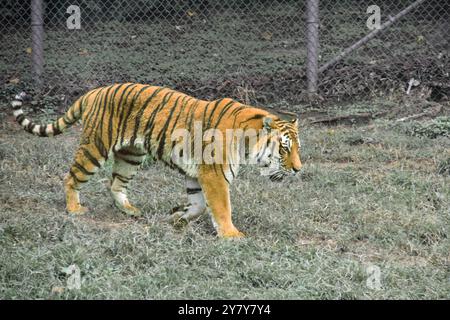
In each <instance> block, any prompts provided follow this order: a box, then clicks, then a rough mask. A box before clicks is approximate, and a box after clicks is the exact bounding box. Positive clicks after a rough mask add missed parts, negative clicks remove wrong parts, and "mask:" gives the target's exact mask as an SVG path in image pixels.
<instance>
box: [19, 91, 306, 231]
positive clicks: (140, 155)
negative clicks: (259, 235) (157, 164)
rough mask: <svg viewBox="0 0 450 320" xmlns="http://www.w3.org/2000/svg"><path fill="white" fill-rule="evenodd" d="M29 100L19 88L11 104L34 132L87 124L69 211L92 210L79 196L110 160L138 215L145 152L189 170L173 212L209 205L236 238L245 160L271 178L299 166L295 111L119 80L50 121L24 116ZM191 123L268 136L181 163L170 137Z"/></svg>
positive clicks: (68, 188) (190, 212)
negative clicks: (235, 195) (212, 158)
mask: <svg viewBox="0 0 450 320" xmlns="http://www.w3.org/2000/svg"><path fill="white" fill-rule="evenodd" d="M27 98H28V96H27V94H25V93H24V92H22V93H20V94H18V95H16V96H15V97H14V99H13V100H12V102H11V104H12V108H13V113H14V116H15V120H16V121H17V122H18V123H19V124H20V126H21V127H22V128H23V129H25V131H27V132H29V133H31V134H34V135H37V136H40V137H51V136H56V135H59V134H61V133H62V132H64V131H65V130H66V129H67V128H68V127H70V126H71V125H73V124H74V123H76V122H77V121H79V120H80V121H81V123H82V132H81V136H80V143H79V147H78V149H77V151H76V153H75V157H74V160H73V163H72V165H71V167H70V170H69V172H68V173H67V174H66V175H65V176H64V190H65V198H66V210H67V212H68V213H69V214H84V213H86V212H87V211H88V208H86V207H85V206H82V205H81V202H80V190H81V187H82V185H84V184H85V183H87V182H88V181H89V180H90V179H91V178H92V176H93V175H94V174H95V173H96V172H97V171H98V170H99V169H100V168H102V166H103V165H104V164H105V162H106V161H107V160H108V159H110V158H112V160H113V166H112V180H111V184H110V191H111V194H112V198H113V200H114V204H115V206H116V207H117V208H118V209H119V210H120V211H122V212H123V213H125V214H126V215H129V216H135V217H137V216H140V215H141V214H142V212H141V210H140V209H138V208H136V207H135V206H134V205H132V204H131V203H130V200H129V198H128V192H127V188H128V186H129V183H130V181H131V180H132V179H133V177H134V176H135V174H136V173H137V169H138V168H139V167H140V165H141V164H142V163H143V160H144V158H145V157H146V156H147V155H148V156H150V157H152V158H154V159H156V160H159V161H162V162H163V163H165V164H167V165H169V166H170V167H172V168H174V169H177V170H178V171H179V172H181V173H182V174H184V176H185V187H186V193H187V198H188V204H187V205H186V206H182V207H181V208H179V209H177V211H175V212H172V216H173V217H176V218H178V219H183V220H186V221H190V220H193V219H195V218H197V217H198V216H200V215H201V214H203V213H204V212H205V211H208V212H209V213H210V215H211V218H212V223H213V225H214V227H215V230H216V233H217V235H218V236H219V237H223V238H239V237H243V236H244V234H243V233H242V232H241V231H239V230H238V229H237V228H236V227H235V225H234V224H233V222H232V218H231V203H230V184H231V183H232V181H233V179H234V178H235V177H236V175H237V174H238V170H239V167H240V165H241V164H242V163H244V160H245V159H253V160H254V163H256V164H257V165H258V166H260V167H267V168H268V169H267V170H269V171H268V172H269V173H268V174H267V175H269V177H270V179H271V180H273V181H278V180H282V179H283V178H284V177H286V176H288V175H294V174H296V173H297V172H299V171H300V168H301V167H302V163H301V160H300V140H299V131H298V119H297V117H294V118H292V119H285V118H283V117H282V116H280V115H277V114H276V113H275V112H270V111H268V110H266V109H263V108H257V107H253V106H250V105H247V104H243V103H241V102H238V101H236V100H233V99H231V98H221V99H217V100H213V101H207V100H201V99H196V98H194V97H192V96H189V95H187V94H184V93H182V92H179V91H176V90H173V89H170V88H167V87H162V86H154V85H147V84H139V83H118V84H113V85H109V86H103V87H99V88H96V89H93V90H90V91H88V92H87V93H85V94H84V95H82V96H81V97H79V98H78V99H77V100H76V101H75V102H74V103H73V104H72V105H71V106H70V107H69V109H68V110H67V112H65V114H64V115H63V116H61V117H59V118H58V119H57V120H55V121H53V122H51V123H48V124H36V123H34V122H33V121H32V120H30V119H28V118H26V117H25V115H24V112H23V110H22V106H23V104H24V102H26V101H27ZM194 124H196V125H197V126H200V127H201V128H202V129H203V130H208V129H214V130H216V131H217V132H219V133H225V131H226V130H229V129H231V130H233V129H245V130H249V129H254V130H259V131H261V132H263V133H264V134H262V135H261V138H260V139H258V140H257V142H256V143H254V144H253V145H252V146H249V145H248V143H247V145H246V142H245V141H247V140H248V139H247V138H246V137H233V138H232V139H233V141H235V142H236V145H237V148H235V149H232V150H224V151H223V155H222V157H221V156H219V157H217V158H220V159H221V160H223V161H221V162H220V163H219V161H218V162H217V163H214V162H213V163H202V162H195V161H190V160H187V161H177V160H176V159H177V157H174V150H175V149H176V148H175V147H176V146H177V142H179V141H178V140H179V139H178V140H176V139H175V140H174V139H172V138H171V136H172V135H173V133H174V132H176V130H183V129H184V130H187V131H188V132H190V131H192V130H193V129H195V128H193V127H194ZM192 139H193V138H192V137H191V140H192ZM230 141H231V139H230ZM230 141H228V142H230ZM189 143H192V141H190V142H189V141H188V143H186V144H187V145H189ZM243 145H246V146H245V148H244V149H245V152H244V153H243V156H241V153H240V152H239V150H241V149H242V147H243ZM202 147H203V145H202ZM181 154H182V151H181V152H180V155H181ZM178 158H180V157H178ZM174 159H175V160H174ZM230 159H233V160H230ZM207 209H209V210H207Z"/></svg>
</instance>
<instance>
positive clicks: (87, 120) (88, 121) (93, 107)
mask: <svg viewBox="0 0 450 320" xmlns="http://www.w3.org/2000/svg"><path fill="white" fill-rule="evenodd" d="M104 89H105V88H100V89H99V90H98V91H97V94H96V95H95V97H94V101H92V103H91V104H90V105H91V110H89V112H88V113H87V114H86V117H85V120H84V121H83V122H84V123H83V125H84V127H85V128H87V127H91V123H92V120H93V117H94V114H95V113H96V110H97V108H96V106H97V102H98V99H99V98H100V96H101V95H102V93H103V90H104ZM65 116H66V115H64V117H65ZM64 123H66V125H67V124H70V123H67V122H66V121H65V119H64Z"/></svg>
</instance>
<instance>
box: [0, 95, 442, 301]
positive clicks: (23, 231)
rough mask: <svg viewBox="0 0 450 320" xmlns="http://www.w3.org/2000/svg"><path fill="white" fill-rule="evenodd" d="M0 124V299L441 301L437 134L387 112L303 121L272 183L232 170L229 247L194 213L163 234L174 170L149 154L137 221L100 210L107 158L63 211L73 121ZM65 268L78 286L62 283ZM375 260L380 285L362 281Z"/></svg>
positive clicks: (177, 196) (178, 186)
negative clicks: (297, 149)
mask: <svg viewBox="0 0 450 320" xmlns="http://www.w3.org/2000/svg"><path fill="white" fill-rule="evenodd" d="M367 108H369V105H363V106H361V105H356V104H353V105H347V106H344V107H342V108H337V109H336V110H335V114H342V113H343V112H347V113H349V112H350V113H354V112H356V111H364V110H367ZM370 108H372V109H374V108H376V105H373V104H371V105H370ZM34 116H35V117H37V118H41V119H42V118H45V117H47V115H45V114H37V115H34ZM1 123H2V128H1V129H0V166H1V172H2V174H1V176H0V208H1V209H0V270H1V272H0V297H1V298H2V299H10V298H26V299H29V298H50V299H66V298H78V299H81V298H147V299H168V298H178V299H184V298H191V299H200V298H225V299H231V298H253V299H300V298H306V299H311V298H312V299H315V298H329V299H381V298H394V299H403V298H404V299H414V298H419V299H435V298H437V299H448V298H449V297H450V286H449V275H450V273H449V250H448V248H449V247H450V243H449V234H450V233H449V225H450V188H449V183H450V176H449V171H450V170H449V166H450V161H448V159H449V156H450V154H449V150H450V138H449V137H448V136H445V135H437V137H434V138H429V137H427V136H424V135H422V136H421V135H418V134H414V132H416V131H414V130H411V128H412V127H414V126H412V125H411V124H402V125H400V124H399V123H398V122H396V121H395V120H389V119H376V120H374V121H370V122H368V123H360V124H358V123H355V124H353V125H348V124H339V123H338V124H335V125H333V126H324V125H322V124H311V123H310V121H308V120H307V119H306V118H305V119H303V121H302V124H301V141H302V160H303V163H304V168H303V170H302V172H301V174H300V175H298V176H296V177H291V178H289V179H287V180H285V181H284V182H282V183H272V182H270V181H268V179H267V178H266V177H261V176H259V171H258V170H257V169H255V168H252V167H244V168H243V169H242V172H241V174H240V177H239V178H238V179H237V180H236V181H235V183H234V184H233V187H232V204H233V218H234V221H235V224H236V226H238V228H240V229H241V230H242V231H243V232H245V233H246V235H247V237H246V238H245V239H242V240H238V241H236V240H234V241H233V240H231V241H230V240H223V239H218V238H217V237H216V234H215V231H214V229H213V227H212V224H211V222H210V219H209V218H208V216H204V217H202V218H200V219H199V220H198V221H195V222H192V223H190V224H189V225H187V226H184V227H177V228H175V227H173V226H172V225H170V224H167V223H163V222H161V221H160V220H161V219H162V218H164V217H165V216H166V214H167V213H168V212H169V211H170V209H171V208H172V207H174V206H176V205H177V204H179V203H181V202H183V201H185V200H186V196H185V195H184V187H183V178H182V176H180V175H179V174H178V173H176V172H174V171H172V170H170V169H169V168H166V167H164V166H163V165H161V164H159V163H151V162H150V161H149V162H147V163H146V164H145V166H144V167H143V168H142V170H141V171H140V173H139V174H138V175H137V176H136V178H135V180H134V182H133V183H132V186H131V199H132V200H134V202H135V204H136V205H137V206H139V207H140V208H142V209H143V211H144V213H145V214H144V217H143V218H141V219H137V220H136V219H131V218H127V217H126V216H124V215H123V214H121V213H120V212H119V211H118V210H117V209H116V208H114V207H113V205H112V199H111V197H110V195H109V192H108V183H109V176H110V173H111V166H110V165H107V166H106V168H105V169H103V170H102V171H101V172H100V173H99V174H97V175H96V176H95V177H94V178H93V179H92V180H91V181H90V182H89V183H88V185H87V186H86V188H85V189H84V192H83V201H84V202H85V203H86V204H87V206H88V207H89V208H90V212H89V213H88V214H86V215H84V216H70V215H68V214H67V213H66V212H65V210H64V194H63V183H62V179H63V176H64V174H65V172H66V171H67V169H68V166H69V164H70V162H71V160H72V157H73V154H74V151H75V148H76V146H77V139H78V136H79V130H80V128H79V127H74V128H72V129H71V130H69V131H68V132H66V133H65V134H63V135H61V136H58V137H55V138H38V137H34V136H31V135H29V134H27V133H25V132H24V131H22V130H21V129H20V128H19V127H18V125H17V124H15V123H14V122H13V121H12V118H11V117H10V116H7V115H6V114H5V113H4V112H2V113H1ZM71 265H75V266H76V267H78V268H79V270H80V272H81V279H82V281H81V286H80V289H72V290H71V289H70V276H69V275H68V274H67V273H68V271H67V268H68V267H69V266H71ZM378 268H379V271H380V273H379V275H380V278H379V280H380V282H379V283H378V282H377V281H375V282H371V281H373V279H374V278H373V277H374V276H376V275H377V270H378ZM368 281H369V283H368ZM378 284H379V287H378Z"/></svg>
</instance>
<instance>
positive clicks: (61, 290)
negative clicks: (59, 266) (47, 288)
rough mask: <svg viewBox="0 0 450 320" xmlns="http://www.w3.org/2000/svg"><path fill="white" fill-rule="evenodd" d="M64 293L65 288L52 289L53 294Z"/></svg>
mask: <svg viewBox="0 0 450 320" xmlns="http://www.w3.org/2000/svg"><path fill="white" fill-rule="evenodd" d="M63 292H64V287H53V288H52V293H54V294H61V293H63Z"/></svg>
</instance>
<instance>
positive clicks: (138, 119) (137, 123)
mask: <svg viewBox="0 0 450 320" xmlns="http://www.w3.org/2000/svg"><path fill="white" fill-rule="evenodd" d="M162 90H163V88H158V89H156V90H155V91H154V92H153V93H152V94H151V95H150V97H148V98H147V100H145V102H144V103H143V104H142V106H141V109H140V110H139V112H138V113H137V115H136V119H135V122H134V130H133V134H132V136H131V139H130V145H134V141H135V140H136V138H137V132H138V131H139V127H140V124H141V121H142V115H143V114H144V112H145V110H146V109H147V106H148V105H149V103H150V102H151V101H152V100H153V99H154V98H155V97H156V96H157V95H158V93H160V92H161V91H162Z"/></svg>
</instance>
